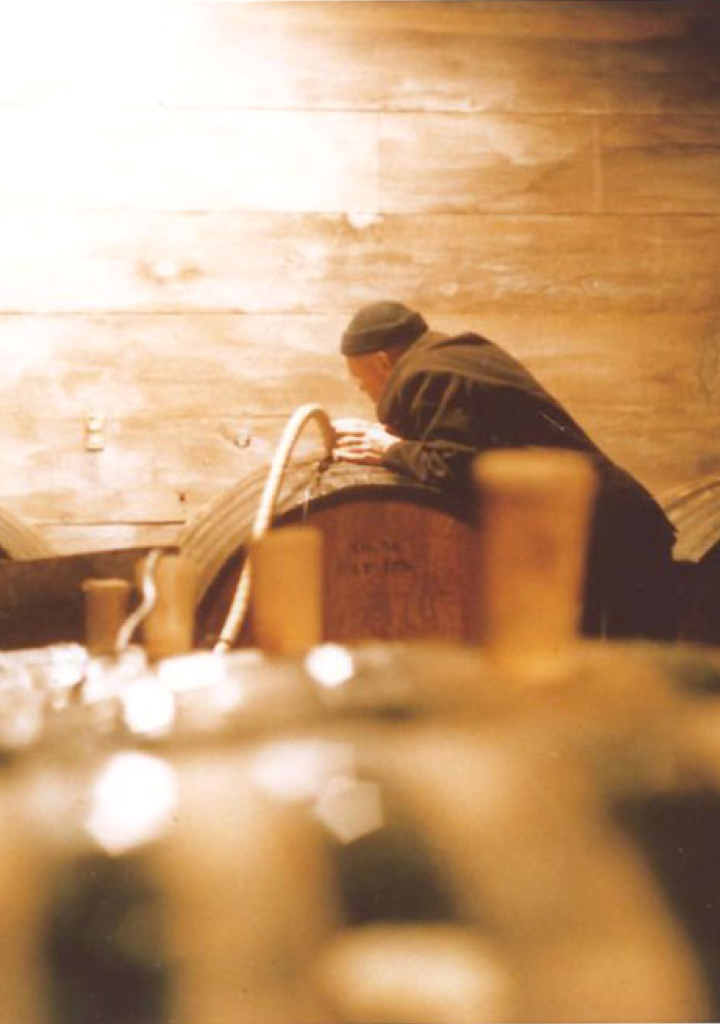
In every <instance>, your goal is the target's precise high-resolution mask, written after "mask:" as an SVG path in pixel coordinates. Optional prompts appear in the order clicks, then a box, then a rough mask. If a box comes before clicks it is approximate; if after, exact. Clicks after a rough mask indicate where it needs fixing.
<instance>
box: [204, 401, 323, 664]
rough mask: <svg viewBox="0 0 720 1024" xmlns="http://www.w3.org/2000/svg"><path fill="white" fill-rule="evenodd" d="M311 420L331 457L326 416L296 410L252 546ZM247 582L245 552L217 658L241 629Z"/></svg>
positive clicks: (318, 410) (314, 409)
mask: <svg viewBox="0 0 720 1024" xmlns="http://www.w3.org/2000/svg"><path fill="white" fill-rule="evenodd" d="M311 420H315V421H316V422H317V423H318V425H319V427H320V430H321V433H322V436H323V441H324V442H325V450H326V452H327V454H328V455H331V454H332V450H333V447H334V445H335V431H334V429H333V425H332V423H331V422H330V417H329V416H328V414H327V413H326V412H325V410H324V409H323V408H322V406H320V405H314V404H312V403H310V404H308V405H301V406H299V407H298V408H297V409H296V410H295V412H294V413H293V414H292V416H291V417H290V419H289V420H288V422H287V424H286V426H285V429H284V430H283V433H282V437H281V438H280V441H279V443H278V446H277V448H276V449H275V452H274V454H273V458H272V462H271V463H270V471H269V472H268V476H267V480H266V481H265V486H264V487H263V492H262V495H261V497H260V503H259V505H258V510H257V512H256V514H255V520H254V522H253V527H252V534H251V538H250V540H251V542H253V541H256V540H259V539H260V537H262V536H263V535H264V534H265V533H266V532H267V530H268V527H269V525H270V521H271V519H272V515H273V512H274V510H275V502H276V501H277V496H278V493H279V491H280V486H281V484H282V481H283V476H284V474H285V470H286V468H287V464H288V462H289V461H290V456H291V455H292V453H293V449H294V448H295V444H296V442H297V440H298V438H299V437H300V434H301V433H302V431H303V430H304V428H305V427H306V426H307V424H308V423H309V422H310V421H311ZM250 582H251V572H250V557H249V551H248V552H247V553H246V556H245V565H244V566H243V570H242V573H241V574H240V579H239V580H238V584H237V587H236V588H235V593H234V594H233V599H232V603H231V605H230V610H229V611H228V613H227V616H226V618H225V622H224V623H223V627H222V629H221V630H220V636H219V637H218V640H217V642H216V644H215V647H214V648H213V650H214V651H215V653H216V654H224V653H225V651H227V650H229V649H230V648H231V647H232V645H233V644H234V642H235V640H236V639H237V637H238V634H239V632H240V630H241V629H242V625H243V622H244V621H245V617H246V615H247V611H248V606H249V602H250Z"/></svg>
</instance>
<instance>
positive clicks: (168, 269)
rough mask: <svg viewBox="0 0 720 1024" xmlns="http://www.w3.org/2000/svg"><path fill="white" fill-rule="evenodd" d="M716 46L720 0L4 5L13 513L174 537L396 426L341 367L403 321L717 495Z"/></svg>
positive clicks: (2, 220) (3, 231) (76, 533)
mask: <svg viewBox="0 0 720 1024" xmlns="http://www.w3.org/2000/svg"><path fill="white" fill-rule="evenodd" d="M136 8H137V9H136ZM719 38H720V0H649V2H648V0H633V2H627V0H621V2H614V0H597V2H596V0H544V2H543V3H538V2H536V0H513V3H508V2H507V0H481V2H476V3H473V2H464V0H463V2H454V0H446V2H430V3H425V2H415V0H410V2H405V3H387V2H368V3H366V2H356V3H345V2H314V0H311V2H308V3H287V2H279V3H217V2H200V0H197V2H188V3H179V4H148V5H142V7H141V6H140V5H127V6H126V7H124V8H117V9H113V10H110V9H109V8H107V7H106V6H102V8H101V7H98V9H97V10H95V9H94V8H91V7H88V6H87V5H82V11H80V9H79V8H78V9H77V10H76V9H75V8H74V7H73V6H72V5H71V7H70V8H67V9H65V8H62V9H61V8H58V9H57V10H55V9H52V10H51V9H48V11H47V12H46V13H45V15H44V17H43V20H42V21H41V22H39V21H38V19H37V18H35V17H34V16H33V14H32V5H30V6H29V7H28V8H27V9H26V8H25V7H23V6H22V5H15V6H14V9H13V11H12V12H11V11H10V10H9V8H8V9H6V10H5V9H4V10H3V11H2V12H0V133H2V137H3V138H4V140H5V147H4V151H3V161H2V165H1V166H0V354H1V355H2V357H3V375H2V379H1V380H0V416H1V417H2V422H3V431H2V439H1V440H0V468H1V469H2V472H3V485H2V488H0V501H2V500H3V495H4V496H5V497H6V498H7V502H8V507H9V508H10V509H11V510H14V511H16V512H17V513H18V514H20V515H23V516H25V517H26V518H28V519H29V520H31V521H33V522H38V523H40V524H41V526H42V529H43V531H45V533H46V535H47V536H48V538H49V539H51V540H52V541H53V543H59V544H60V547H61V549H63V550H79V549H82V547H83V546H84V545H83V540H82V538H83V536H85V537H86V539H87V543H88V545H89V546H91V547H95V546H97V545H98V544H103V543H108V544H114V543H115V542H117V543H119V544H121V545H125V544H138V543H139V544H144V543H145V542H146V540H148V538H149V539H150V540H149V542H151V543H152V542H153V541H152V538H156V537H159V536H162V537H168V536H172V535H173V533H174V531H175V530H176V529H177V528H178V527H179V525H180V524H181V523H182V522H183V521H184V520H185V519H186V518H187V517H188V516H189V515H190V514H192V513H193V512H194V511H196V510H197V509H198V508H201V507H202V506H203V504H204V503H205V502H206V501H208V500H209V499H210V498H211V497H212V496H213V495H214V494H216V493H217V492H218V491H219V490H222V488H223V487H225V486H227V485H229V484H230V483H232V482H234V481H236V480H237V479H240V478H242V477H243V475H244V474H246V473H247V472H250V471H252V470H253V469H255V468H256V467H257V466H258V465H259V464H260V463H261V462H263V461H265V460H266V459H267V457H268V456H269V453H270V451H271V448H272V446H273V444H274V443H275V441H276V440H277V437H278V436H279V433H280V430H281V428H282V423H283V422H284V419H285V417H286V416H287V415H288V414H289V412H290V411H291V410H292V409H293V408H294V407H295V406H297V405H299V404H301V403H302V402H306V401H318V402H320V403H321V404H322V405H324V406H326V407H328V408H329V409H330V410H331V412H332V413H333V414H334V415H338V416H340V415H354V414H359V415H362V414H365V415H370V414H371V410H370V408H369V406H368V405H367V404H366V403H364V402H363V400H362V399H361V398H360V396H358V395H357V394H356V393H355V392H354V391H353V389H352V388H351V386H350V384H349V382H348V381H347V379H346V378H345V377H344V375H343V373H342V369H341V367H340V365H339V363H338V361H337V360H336V357H335V352H336V346H337V339H338V336H339V334H340V332H341V330H342V328H343V326H344V324H345V322H346V321H347V319H348V318H349V317H350V315H351V314H352V313H353V312H354V311H355V310H356V309H357V308H358V306H360V305H361V304H362V303H364V302H367V301H371V300H373V299H376V298H379V297H383V296H392V297H397V298H399V299H402V300H404V301H406V302H408V303H410V304H412V305H416V306H417V307H418V308H420V309H422V310H423V312H425V313H426V315H427V316H428V317H429V318H431V319H432V320H433V321H435V322H436V323H438V325H439V326H446V327H447V328H448V329H462V328H471V329H475V330H479V331H481V332H485V333H487V334H488V335H489V336H490V337H493V338H495V339H496V340H497V341H499V342H500V343H502V344H505V345H506V347H507V348H508V349H509V350H510V351H511V352H513V353H514V354H516V355H518V356H519V357H520V358H522V359H523V360H525V361H526V362H527V364H528V366H529V367H530V368H531V369H534V370H536V371H537V373H538V375H539V377H540V379H541V380H542V381H543V383H545V384H546V385H547V386H548V387H549V388H550V389H551V390H552V391H554V392H555V393H556V394H557V395H558V397H559V398H560V399H561V400H562V401H564V402H565V403H566V404H567V405H568V407H569V408H570V410H571V411H572V412H573V413H575V414H576V416H577V417H578V419H579V420H580V422H581V423H582V424H583V425H584V426H585V427H586V428H587V429H589V431H590V432H591V433H592V434H593V436H594V437H595V439H596V440H597V441H598V443H599V444H601V445H602V446H603V447H605V448H606V450H607V451H608V453H609V454H610V455H612V456H613V457H614V458H616V459H618V461H620V462H622V463H623V464H624V465H626V466H627V468H629V469H630V470H631V471H632V472H634V473H635V474H636V475H638V476H639V477H640V478H641V479H642V480H643V482H645V483H647V484H648V485H649V486H650V487H651V489H653V490H663V489H665V488H666V487H670V486H672V485H673V484H675V483H677V482H679V481H682V480H689V479H691V478H692V477H693V475H694V474H701V473H703V472H710V471H712V470H713V469H720V447H718V440H717V438H718V436H719V435H718V426H720V424H718V418H719V417H718V408H719V406H718V373H719V370H718V367H719V366H720V336H719V335H718V328H717V322H718V318H717V313H718V306H719V305H720V292H719V290H718V280H719V277H718V269H719V268H720V231H719V230H718V228H719V227H720V221H719V218H720V189H719V188H718V186H717V181H718V180H720V130H719V128H718V125H720V63H719V62H718V60H717V53H718V40H719ZM91 413H99V414H100V415H102V416H104V417H105V425H104V441H105V448H104V450H103V451H100V452H88V451H86V450H85V448H84V443H85V429H86V420H87V417H88V416H89V415H90V414H91ZM238 439H240V441H241V443H240V444H239V443H238ZM246 442H249V443H246Z"/></svg>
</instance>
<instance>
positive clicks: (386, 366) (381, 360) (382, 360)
mask: <svg viewBox="0 0 720 1024" xmlns="http://www.w3.org/2000/svg"><path fill="white" fill-rule="evenodd" d="M375 365H376V366H377V368H378V369H379V370H381V371H382V372H383V373H390V371H391V370H392V368H393V361H392V359H391V358H390V354H389V352H386V351H385V349H382V348H381V349H380V350H379V351H378V352H376V353H375Z"/></svg>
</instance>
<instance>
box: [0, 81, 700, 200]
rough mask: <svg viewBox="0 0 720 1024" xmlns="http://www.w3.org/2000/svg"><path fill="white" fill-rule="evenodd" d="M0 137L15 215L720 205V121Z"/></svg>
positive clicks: (284, 115)
mask: <svg viewBox="0 0 720 1024" xmlns="http://www.w3.org/2000/svg"><path fill="white" fill-rule="evenodd" d="M718 110H719V113H720V96H719V97H718ZM0 134H1V135H2V136H3V138H4V139H5V144H6V150H7V156H6V159H5V160H4V161H3V162H2V165H0V209H5V210H8V211H11V210H14V209H18V208H20V207H23V206H26V207H32V208H35V207H36V206H37V205H38V204H40V205H41V206H43V207H44V208H46V209H48V210H53V209H59V210H62V209H63V208H64V207H68V206H70V207H71V208H72V210H73V211H75V210H80V209H82V210H93V209H98V210H129V211H138V210H147V211H150V212H156V211H192V210H201V211H209V210H255V211H258V210H260V211H274V212H307V213H312V212H318V213H333V212H335V213H344V212H345V211H349V212H350V213H351V214H353V213H354V214H355V215H362V214H365V215H372V214H373V213H377V212H378V211H380V212H383V213H396V212H400V213H437V212H457V213H489V214H497V213H527V214H537V213H540V214H543V213H544V214H551V213H593V212H611V213H616V212H631V213H637V212H643V213H653V212H660V213H718V212H720V190H719V189H718V188H717V185H716V182H717V181H718V180H720V116H717V115H714V116H707V115H700V116H692V117H690V116H687V115H685V116H683V117H677V116H671V115H652V116H649V115H644V116H627V115H625V116H623V115H613V116H612V117H605V116H596V115H592V116H579V115H568V114H555V115H548V114H546V115H535V114H483V113H475V114H472V113H457V114H434V113H414V114H412V113H406V114H378V115H370V114H365V113H354V112H352V111H347V112H345V113H333V112H327V113H322V112H320V113H319V112H308V111H274V110H267V111H227V110H183V111H178V110H175V109H165V108H158V109H152V110H139V111H138V110H132V111H128V110H125V111H113V110H111V111H109V112H106V113H105V114H103V115H100V114H96V115H94V116H93V117H91V118H85V117H83V116H81V115H80V114H78V112H76V111H75V110H67V111H63V112H62V113H59V112H58V111H56V110H52V111H50V112H48V111H40V112H38V111H34V112H30V113H28V112H27V111H24V110H22V111H21V110H6V111H0Z"/></svg>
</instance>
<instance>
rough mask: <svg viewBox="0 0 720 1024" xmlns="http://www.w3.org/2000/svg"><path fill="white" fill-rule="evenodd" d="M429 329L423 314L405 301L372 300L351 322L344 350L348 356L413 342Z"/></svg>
mask: <svg viewBox="0 0 720 1024" xmlns="http://www.w3.org/2000/svg"><path fill="white" fill-rule="evenodd" d="M427 329H428V326H427V324H426V323H425V321H424V319H423V318H422V316H421V315H420V314H419V313H415V312H413V310H412V309H408V307H407V306H404V305H403V304H402V302H392V301H390V300H383V301H382V302H371V303H370V304H369V305H368V306H363V307H362V309H360V310H358V312H357V313H356V314H355V316H354V317H353V318H352V320H351V321H350V323H349V324H348V326H347V328H346V330H345V333H344V334H343V336H342V342H341V344H340V351H341V352H342V354H343V355H344V356H364V355H366V354H367V353H368V352H379V351H380V350H382V349H386V348H392V346H393V345H400V344H410V343H411V342H413V341H416V340H417V339H418V338H419V337H420V335H421V334H424V333H425V331H427Z"/></svg>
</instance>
